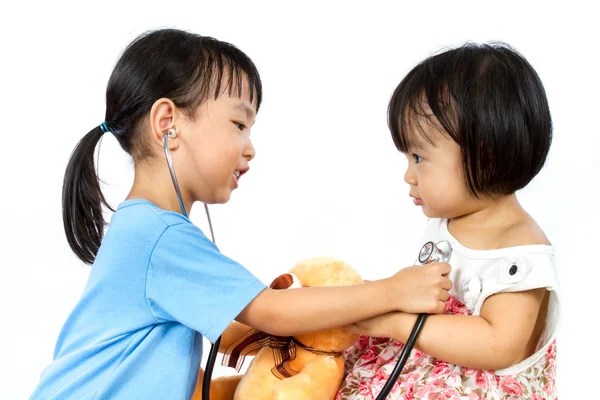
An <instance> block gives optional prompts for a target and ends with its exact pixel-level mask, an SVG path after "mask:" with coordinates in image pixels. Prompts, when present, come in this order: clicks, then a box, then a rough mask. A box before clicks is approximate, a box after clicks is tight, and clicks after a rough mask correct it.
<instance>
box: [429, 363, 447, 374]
mask: <svg viewBox="0 0 600 400" xmlns="http://www.w3.org/2000/svg"><path fill="white" fill-rule="evenodd" d="M449 373H450V367H448V363H445V362H443V361H438V362H436V363H435V366H434V367H433V369H432V370H431V376H432V377H433V378H435V377H438V376H440V375H448V374H449Z"/></svg>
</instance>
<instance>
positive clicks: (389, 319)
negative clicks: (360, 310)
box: [345, 311, 415, 339]
mask: <svg viewBox="0 0 600 400" xmlns="http://www.w3.org/2000/svg"><path fill="white" fill-rule="evenodd" d="M409 319H410V320H411V321H408V320H409ZM404 320H406V321H404ZM414 320H415V316H414V315H410V314H405V313H401V312H398V311H395V312H391V313H387V314H382V315H378V316H376V317H373V318H369V319H365V320H363V321H359V322H356V323H353V324H350V325H346V326H345V328H346V330H347V331H348V332H350V333H355V334H358V335H364V336H371V337H381V338H394V339H398V337H399V335H398V333H397V331H398V328H399V327H400V325H401V324H402V323H410V322H412V324H413V325H414Z"/></svg>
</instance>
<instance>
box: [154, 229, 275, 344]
mask: <svg viewBox="0 0 600 400" xmlns="http://www.w3.org/2000/svg"><path fill="white" fill-rule="evenodd" d="M265 287H266V285H265V284H263V283H262V282H261V281H260V280H258V278H256V277H255V276H254V275H252V274H251V273H250V272H249V271H248V270H247V269H245V268H244V267H243V266H241V265H240V264H238V263H237V262H235V261H233V260H231V259H230V258H228V257H226V256H224V255H223V254H221V252H220V251H219V249H218V248H217V246H216V245H215V244H214V243H212V242H211V241H210V240H209V239H208V238H207V237H206V236H205V235H204V234H203V233H202V231H201V230H200V229H199V228H198V227H196V226H195V225H193V224H191V223H181V224H176V225H171V226H169V227H168V228H166V230H165V231H164V232H163V234H162V235H161V237H160V238H159V240H158V241H157V243H156V245H155V248H154V250H153V252H152V254H151V256H150V260H149V264H148V270H147V276H146V301H147V303H148V307H149V309H150V312H151V314H152V316H153V317H154V319H155V320H156V322H158V323H162V322H169V321H177V322H179V323H181V324H183V325H185V326H187V327H189V328H191V329H194V330H195V331H197V332H200V333H201V334H202V335H203V336H205V337H206V338H208V340H210V341H211V342H213V343H214V342H215V341H216V339H217V338H218V337H219V336H220V335H221V333H222V332H223V331H224V330H225V328H226V327H227V325H229V323H231V322H232V321H233V320H234V319H235V317H237V315H238V314H239V313H240V312H241V311H242V310H243V309H244V308H245V307H246V306H247V305H248V304H249V303H250V302H251V301H252V300H253V299H254V298H255V297H256V296H257V295H258V294H259V293H260V292H261V291H262V290H264V289H265Z"/></svg>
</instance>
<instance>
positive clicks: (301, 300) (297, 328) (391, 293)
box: [236, 263, 452, 336]
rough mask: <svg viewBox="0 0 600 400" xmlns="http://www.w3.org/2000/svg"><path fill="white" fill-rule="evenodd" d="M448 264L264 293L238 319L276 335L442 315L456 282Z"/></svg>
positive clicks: (266, 290)
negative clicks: (376, 319)
mask: <svg viewBox="0 0 600 400" xmlns="http://www.w3.org/2000/svg"><path fill="white" fill-rule="evenodd" d="M449 271H450V266H449V265H448V264H445V263H440V264H434V265H431V266H428V267H427V268H424V267H410V268H405V269H403V270H401V271H400V272H398V273H397V274H396V275H394V276H393V277H391V278H387V279H382V280H378V281H373V282H368V283H364V284H361V285H353V286H338V287H308V288H301V289H286V290H272V289H265V290H264V291H263V292H261V293H260V294H259V295H258V296H257V297H256V298H255V299H254V300H253V301H252V302H251V303H250V304H249V305H248V306H247V307H246V308H245V309H244V310H243V311H242V312H241V313H240V314H239V315H238V317H237V318H236V320H237V321H238V322H241V323H243V324H246V325H250V326H252V327H255V328H257V329H260V330H262V331H265V332H268V333H271V334H274V335H282V336H284V335H298V334H303V333H308V332H314V331H320V330H325V329H330V328H336V327H340V326H344V325H347V324H350V323H352V322H355V321H360V320H362V319H366V318H370V317H373V316H375V315H379V314H383V313H387V312H390V311H397V310H405V311H409V312H430V313H439V312H441V311H442V310H443V307H444V304H443V302H444V301H445V300H446V299H447V298H448V290H449V289H450V288H451V286H452V284H451V282H450V280H449V279H448V278H447V277H445V276H443V275H445V274H447V273H448V272H449Z"/></svg>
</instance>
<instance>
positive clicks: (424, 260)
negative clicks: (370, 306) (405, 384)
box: [377, 240, 452, 400]
mask: <svg viewBox="0 0 600 400" xmlns="http://www.w3.org/2000/svg"><path fill="white" fill-rule="evenodd" d="M451 256H452V246H451V245H450V242H448V241H447V240H442V241H441V242H437V243H434V242H427V243H425V244H424V245H423V247H421V251H420V252H419V257H418V258H417V260H418V262H419V263H420V264H421V265H425V264H431V263H434V262H449V261H450V257H451ZM425 318H427V314H419V316H418V318H417V322H415V326H414V327H413V329H412V331H411V333H410V336H409V337H408V340H407V341H406V344H405V345H404V348H403V349H402V352H401V353H400V357H399V358H398V362H397V363H396V366H395V367H394V369H393V371H392V373H391V374H390V377H389V378H388V380H387V382H386V383H385V385H384V386H383V389H381V392H379V395H378V396H377V400H384V399H385V398H386V397H387V395H388V394H389V393H390V391H391V390H392V388H393V387H394V384H395V383H396V381H397V380H398V377H400V374H401V373H402V370H403V369H404V365H405V364H406V361H407V360H408V356H409V355H410V353H411V351H412V349H413V347H415V342H416V341H417V338H418V337H419V334H420V333H421V329H423V324H424V323H425Z"/></svg>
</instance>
